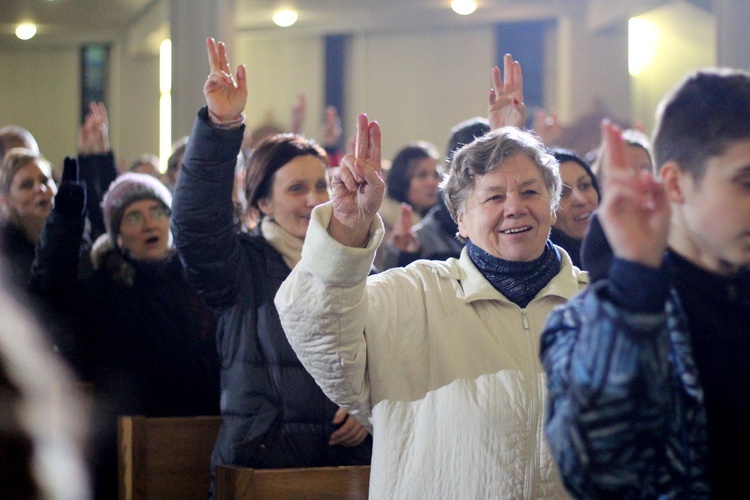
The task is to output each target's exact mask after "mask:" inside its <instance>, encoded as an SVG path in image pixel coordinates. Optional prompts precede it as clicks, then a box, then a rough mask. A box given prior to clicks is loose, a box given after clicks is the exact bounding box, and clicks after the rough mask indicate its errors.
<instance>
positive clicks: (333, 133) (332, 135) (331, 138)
mask: <svg viewBox="0 0 750 500" xmlns="http://www.w3.org/2000/svg"><path fill="white" fill-rule="evenodd" d="M342 133H343V129H342V128H341V117H339V112H338V110H337V109H336V106H328V107H326V121H325V123H324V124H323V130H322V131H321V134H320V144H321V146H323V147H336V146H338V144H339V141H340V140H341V134H342Z"/></svg>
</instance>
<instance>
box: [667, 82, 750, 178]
mask: <svg viewBox="0 0 750 500" xmlns="http://www.w3.org/2000/svg"><path fill="white" fill-rule="evenodd" d="M656 118H657V125H656V129H655V132H654V141H653V152H654V160H655V162H654V163H655V167H656V170H657V171H659V170H660V169H661V167H662V165H664V164H665V163H666V162H668V161H674V162H676V163H678V164H679V165H680V167H681V168H682V169H683V170H686V171H688V172H689V173H690V174H691V175H692V177H693V179H694V180H696V181H700V180H701V179H702V178H703V174H704V173H705V171H706V165H707V161H708V159H709V158H711V157H713V156H718V155H721V154H723V152H724V151H725V149H726V148H727V146H728V145H729V143H731V142H734V141H737V140H741V139H750V73H747V72H745V71H742V70H736V69H727V68H710V69H703V70H699V71H697V72H695V73H692V74H691V75H689V76H688V77H687V78H686V79H685V80H683V82H682V83H681V84H680V85H678V86H677V87H676V88H675V89H674V90H673V91H672V92H671V93H670V94H668V95H667V96H666V97H665V98H664V99H663V100H662V101H661V103H660V104H659V108H658V110H657V114H656Z"/></svg>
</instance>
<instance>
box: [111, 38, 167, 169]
mask: <svg viewBox="0 0 750 500" xmlns="http://www.w3.org/2000/svg"><path fill="white" fill-rule="evenodd" d="M110 64H111V71H110V75H111V84H110V88H109V90H110V93H109V107H108V111H109V121H110V140H111V142H112V148H113V150H114V151H115V155H116V158H117V160H118V163H119V164H120V166H121V167H122V168H125V169H127V168H128V167H129V166H130V164H131V163H132V162H133V161H135V159H136V158H137V157H138V156H140V155H141V154H143V153H151V154H155V155H157V156H158V155H159V58H158V57H157V56H155V55H146V54H139V55H131V54H128V53H127V51H125V50H123V45H122V44H120V43H118V44H115V45H114V46H113V47H112V50H111V52H110Z"/></svg>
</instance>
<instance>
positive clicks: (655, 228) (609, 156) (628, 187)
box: [599, 120, 671, 267]
mask: <svg viewBox="0 0 750 500" xmlns="http://www.w3.org/2000/svg"><path fill="white" fill-rule="evenodd" d="M601 129H602V139H603V143H602V144H603V145H602V151H603V152H602V154H603V156H602V169H603V171H604V186H603V189H602V192H603V199H602V204H601V206H600V207H599V217H600V219H601V221H602V228H603V229H604V232H605V234H606V235H607V240H608V241H609V244H610V245H611V247H612V250H613V251H614V253H615V255H616V256H617V257H619V258H621V259H625V260H629V261H633V262H638V263H640V264H643V265H647V266H651V267H659V266H660V265H661V263H662V259H663V256H664V250H665V249H666V247H667V236H668V233H669V218H670V212H671V210H670V206H669V201H668V199H667V195H666V192H665V191H664V187H663V186H662V184H661V183H660V182H659V181H658V180H656V179H655V178H654V176H653V174H652V173H651V172H648V171H643V170H639V169H634V168H630V167H629V166H628V161H627V156H626V153H625V147H626V146H625V142H624V141H623V140H622V131H621V130H620V128H619V127H617V126H616V125H614V124H612V123H611V122H609V121H608V120H605V121H604V122H603V123H602V126H601Z"/></svg>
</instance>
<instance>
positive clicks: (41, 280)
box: [29, 182, 86, 375]
mask: <svg viewBox="0 0 750 500" xmlns="http://www.w3.org/2000/svg"><path fill="white" fill-rule="evenodd" d="M64 189H65V190H68V191H70V190H80V197H78V201H79V202H80V206H78V207H76V208H77V210H76V209H72V210H70V211H71V212H77V214H76V215H73V214H72V213H64V212H63V211H62V210H60V207H59V206H58V205H59V204H58V203H56V205H55V208H53V209H52V211H51V212H50V214H49V216H48V217H47V220H46V221H45V223H44V228H43V230H42V234H41V237H40V239H39V242H38V243H37V246H36V257H35V259H34V264H33V265H32V267H31V276H30V282H29V286H30V290H31V291H32V292H33V293H35V294H36V295H37V296H39V297H41V298H43V299H44V300H43V301H42V302H43V304H44V306H43V307H42V309H40V310H39V311H38V312H40V313H41V314H40V319H41V320H42V321H44V322H45V323H46V324H45V326H46V328H45V329H46V330H47V332H48V333H49V335H50V336H51V340H52V342H53V344H54V346H55V348H56V349H57V350H59V352H60V354H62V356H63V357H64V358H65V359H66V360H67V361H68V362H70V363H71V365H72V366H73V367H75V368H76V369H77V370H79V374H81V375H83V374H84V373H85V371H86V369H85V366H86V352H85V340H84V339H82V337H81V335H80V332H79V330H78V329H77V328H76V326H77V323H76V318H79V317H80V314H81V312H82V310H83V309H82V305H83V304H85V301H86V300H85V298H84V297H83V288H82V286H81V282H80V281H79V276H78V270H79V263H80V260H81V252H82V239H81V236H82V235H83V231H84V226H85V219H86V217H85V211H84V210H83V206H84V203H85V201H84V196H83V191H84V187H83V186H82V185H80V184H77V183H76V184H71V183H65V182H63V183H62V184H61V185H60V190H61V191H62V190H64ZM58 195H59V192H58ZM68 208H72V207H70V206H69V207H68ZM47 306H51V307H47Z"/></svg>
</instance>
